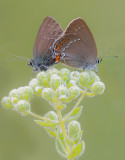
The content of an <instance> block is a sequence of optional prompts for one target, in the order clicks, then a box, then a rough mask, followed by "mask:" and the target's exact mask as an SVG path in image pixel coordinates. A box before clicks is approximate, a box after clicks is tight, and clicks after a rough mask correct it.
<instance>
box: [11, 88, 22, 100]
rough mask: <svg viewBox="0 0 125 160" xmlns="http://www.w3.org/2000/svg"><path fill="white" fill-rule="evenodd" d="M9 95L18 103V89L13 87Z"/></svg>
mask: <svg viewBox="0 0 125 160" xmlns="http://www.w3.org/2000/svg"><path fill="white" fill-rule="evenodd" d="M9 97H10V99H11V100H12V103H17V102H18V101H19V100H20V93H19V92H18V90H17V89H13V90H11V91H10V93H9Z"/></svg>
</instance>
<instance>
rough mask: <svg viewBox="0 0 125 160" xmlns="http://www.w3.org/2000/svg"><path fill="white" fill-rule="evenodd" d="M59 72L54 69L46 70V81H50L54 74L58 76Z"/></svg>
mask: <svg viewBox="0 0 125 160" xmlns="http://www.w3.org/2000/svg"><path fill="white" fill-rule="evenodd" d="M59 73H60V72H59V70H58V69H56V68H51V69H48V70H47V77H48V79H49V80H50V79H51V77H52V76H53V75H54V74H56V75H59Z"/></svg>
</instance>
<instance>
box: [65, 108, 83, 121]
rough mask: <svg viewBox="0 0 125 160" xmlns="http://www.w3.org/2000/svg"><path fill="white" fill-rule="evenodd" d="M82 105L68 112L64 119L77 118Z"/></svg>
mask: <svg viewBox="0 0 125 160" xmlns="http://www.w3.org/2000/svg"><path fill="white" fill-rule="evenodd" d="M82 109H83V106H80V107H77V108H76V109H75V110H74V111H73V112H72V113H68V114H67V115H65V116H64V120H65V121H72V120H75V119H78V118H79V116H80V114H81V113H82Z"/></svg>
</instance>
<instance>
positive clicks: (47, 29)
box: [28, 17, 63, 71]
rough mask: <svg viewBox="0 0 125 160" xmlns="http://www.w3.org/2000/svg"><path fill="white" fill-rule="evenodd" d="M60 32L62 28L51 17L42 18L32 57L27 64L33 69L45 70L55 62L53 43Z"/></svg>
mask: <svg viewBox="0 0 125 160" xmlns="http://www.w3.org/2000/svg"><path fill="white" fill-rule="evenodd" d="M62 33H63V30H62V28H61V27H60V25H59V24H58V23H57V22H56V21H55V20H54V19H53V18H52V17H46V18H45V19H44V21H43V23H42V24H41V26H40V29H39V31H38V34H37V36H36V40H35V44H34V48H33V56H34V59H30V61H29V64H28V65H29V66H32V67H33V68H34V71H38V70H41V71H42V70H47V69H48V67H49V66H52V65H53V64H54V63H55V59H54V58H52V55H53V54H54V53H53V52H54V51H53V49H54V44H55V42H56V40H57V39H58V38H59V36H60V35H61V34H62Z"/></svg>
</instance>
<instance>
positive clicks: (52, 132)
mask: <svg viewBox="0 0 125 160" xmlns="http://www.w3.org/2000/svg"><path fill="white" fill-rule="evenodd" d="M45 129H46V131H47V132H48V134H49V135H51V136H53V137H56V136H57V135H56V133H55V132H54V131H53V130H51V129H49V128H45Z"/></svg>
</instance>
